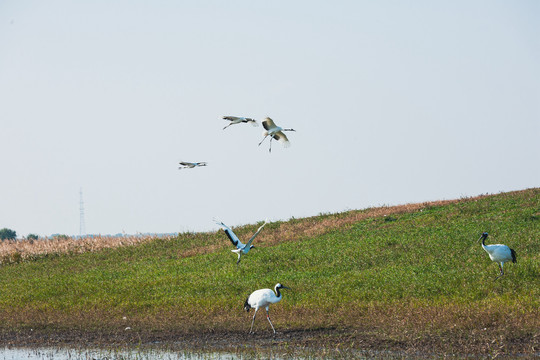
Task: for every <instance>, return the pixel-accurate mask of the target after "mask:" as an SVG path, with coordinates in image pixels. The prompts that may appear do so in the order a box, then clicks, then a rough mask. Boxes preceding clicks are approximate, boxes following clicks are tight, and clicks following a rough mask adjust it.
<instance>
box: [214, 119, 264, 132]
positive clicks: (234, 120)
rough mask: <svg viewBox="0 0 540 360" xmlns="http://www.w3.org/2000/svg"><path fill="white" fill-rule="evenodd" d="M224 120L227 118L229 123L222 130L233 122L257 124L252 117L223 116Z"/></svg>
mask: <svg viewBox="0 0 540 360" xmlns="http://www.w3.org/2000/svg"><path fill="white" fill-rule="evenodd" d="M223 119H224V120H229V121H230V124H229V125H227V126H225V127H224V128H223V130H225V129H226V128H228V127H229V126H231V125H234V124H240V123H251V125H253V126H259V123H257V120H254V119H252V118H247V117H239V116H224V117H223Z"/></svg>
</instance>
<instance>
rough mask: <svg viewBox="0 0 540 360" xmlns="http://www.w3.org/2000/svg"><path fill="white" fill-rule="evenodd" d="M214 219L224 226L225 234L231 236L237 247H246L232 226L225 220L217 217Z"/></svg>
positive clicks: (230, 238)
mask: <svg viewBox="0 0 540 360" xmlns="http://www.w3.org/2000/svg"><path fill="white" fill-rule="evenodd" d="M214 221H215V222H216V224H218V225H219V226H221V227H222V228H223V230H224V231H225V234H227V237H228V238H229V240H231V243H232V244H233V245H234V246H236V248H238V249H242V248H243V247H244V244H242V242H241V241H240V239H238V236H236V234H235V233H234V232H233V231H232V230H231V228H230V227H228V226H227V225H225V224H224V223H223V222H221V221H218V220H216V219H214Z"/></svg>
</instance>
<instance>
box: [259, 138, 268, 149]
mask: <svg viewBox="0 0 540 360" xmlns="http://www.w3.org/2000/svg"><path fill="white" fill-rule="evenodd" d="M266 136H268V135H266ZM266 136H265V137H263V139H262V140H261V142H260V143H259V146H261V144H262V142H263V141H264V139H266Z"/></svg>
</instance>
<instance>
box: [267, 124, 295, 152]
mask: <svg viewBox="0 0 540 360" xmlns="http://www.w3.org/2000/svg"><path fill="white" fill-rule="evenodd" d="M262 125H263V127H264V128H265V129H266V131H264V132H263V135H264V138H263V139H262V140H261V142H260V143H259V146H260V145H261V144H262V142H263V141H264V139H266V137H267V136H270V149H269V150H268V151H269V152H272V139H275V140H278V141H280V142H281V144H283V147H289V146H291V143H290V142H289V139H287V136H286V135H285V134H284V133H283V132H284V131H296V130H294V129H283V128H282V127H280V126H277V125H276V124H275V123H274V120H272V119H270V118H269V117H267V118H266V119H264V120H263V121H262Z"/></svg>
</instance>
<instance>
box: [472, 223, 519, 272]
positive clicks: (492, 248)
mask: <svg viewBox="0 0 540 360" xmlns="http://www.w3.org/2000/svg"><path fill="white" fill-rule="evenodd" d="M487 237H488V233H487V232H485V233H482V236H481V237H480V239H478V241H480V240H482V248H484V250H486V252H487V253H488V255H489V258H490V259H491V261H493V262H496V263H498V264H499V270H500V272H501V273H500V275H499V276H497V277H496V278H495V280H497V279H498V278H500V277H501V276H503V275H504V270H503V266H504V263H505V262H507V261H512V262H513V263H515V262H516V252H515V251H514V250H513V249H510V248H509V247H508V246H506V245H502V244H492V245H486V242H485V241H486V239H487Z"/></svg>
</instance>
